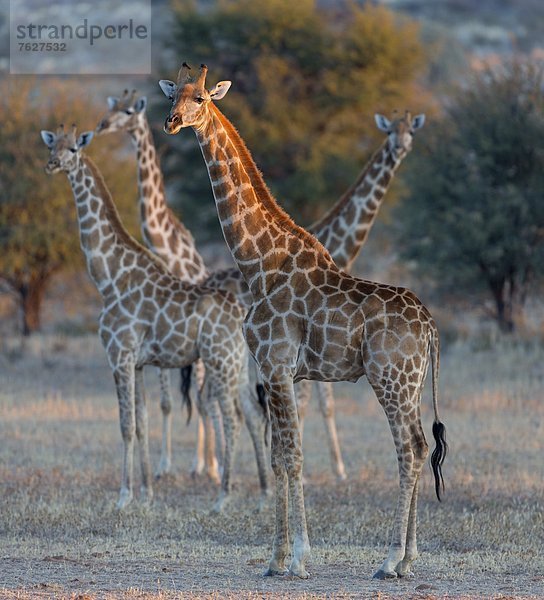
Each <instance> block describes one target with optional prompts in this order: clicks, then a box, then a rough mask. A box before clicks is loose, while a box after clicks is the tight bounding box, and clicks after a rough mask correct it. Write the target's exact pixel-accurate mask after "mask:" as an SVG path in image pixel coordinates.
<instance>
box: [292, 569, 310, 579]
mask: <svg viewBox="0 0 544 600" xmlns="http://www.w3.org/2000/svg"><path fill="white" fill-rule="evenodd" d="M289 575H292V576H293V577H298V578H299V579H308V578H309V577H310V573H308V571H306V569H305V568H304V567H299V568H297V569H294V568H293V567H291V568H290V569H289Z"/></svg>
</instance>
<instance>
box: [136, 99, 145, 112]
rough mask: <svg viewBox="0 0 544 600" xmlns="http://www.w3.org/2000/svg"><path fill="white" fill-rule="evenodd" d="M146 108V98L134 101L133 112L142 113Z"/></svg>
mask: <svg viewBox="0 0 544 600" xmlns="http://www.w3.org/2000/svg"><path fill="white" fill-rule="evenodd" d="M146 107H147V98H146V97H145V96H141V97H140V98H138V100H136V103H135V104H134V110H135V111H136V112H137V113H141V112H143V111H144V110H145V109H146Z"/></svg>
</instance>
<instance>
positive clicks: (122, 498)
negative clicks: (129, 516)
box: [115, 490, 132, 510]
mask: <svg viewBox="0 0 544 600" xmlns="http://www.w3.org/2000/svg"><path fill="white" fill-rule="evenodd" d="M131 501H132V493H131V492H129V491H128V490H122V491H121V494H120V495H119V500H118V501H117V504H116V505H115V508H117V510H123V509H124V508H126V507H127V506H128V505H129V504H130V503H131Z"/></svg>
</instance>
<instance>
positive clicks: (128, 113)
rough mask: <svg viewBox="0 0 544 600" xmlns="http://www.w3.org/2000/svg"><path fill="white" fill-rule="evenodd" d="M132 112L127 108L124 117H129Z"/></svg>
mask: <svg viewBox="0 0 544 600" xmlns="http://www.w3.org/2000/svg"><path fill="white" fill-rule="evenodd" d="M133 112H134V111H133V110H131V109H130V108H129V109H127V110H125V114H126V115H131V114H132V113H133Z"/></svg>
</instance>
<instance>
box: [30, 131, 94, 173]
mask: <svg viewBox="0 0 544 600" xmlns="http://www.w3.org/2000/svg"><path fill="white" fill-rule="evenodd" d="M93 135H94V134H93V132H92V131H86V132H85V133H82V134H80V135H79V137H77V136H76V126H75V125H72V130H71V131H70V132H65V131H64V125H61V126H60V127H59V128H58V129H57V133H53V132H52V131H45V130H42V132H41V136H42V140H43V141H44V143H45V145H46V146H47V147H48V148H49V150H50V154H49V160H48V161H47V164H46V165H45V172H46V173H47V174H48V175H52V174H53V173H59V172H60V171H64V172H65V173H70V172H71V171H75V170H76V169H77V168H78V167H79V161H80V160H81V149H82V148H85V146H88V145H89V143H90V142H91V140H92V139H93Z"/></svg>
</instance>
